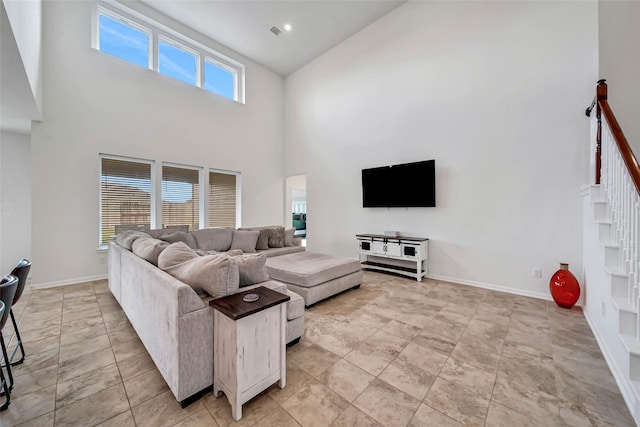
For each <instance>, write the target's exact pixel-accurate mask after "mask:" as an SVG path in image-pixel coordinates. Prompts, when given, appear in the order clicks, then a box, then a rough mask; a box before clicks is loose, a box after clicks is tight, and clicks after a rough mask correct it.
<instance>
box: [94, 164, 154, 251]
mask: <svg viewBox="0 0 640 427" xmlns="http://www.w3.org/2000/svg"><path fill="white" fill-rule="evenodd" d="M100 161H101V172H100V245H101V246H103V245H106V244H107V243H109V242H110V241H112V240H113V239H114V237H115V235H116V234H118V233H120V232H122V231H124V230H129V229H132V230H143V229H149V228H150V225H151V190H152V185H151V169H152V162H150V161H136V160H132V159H126V160H125V159H121V158H116V157H108V156H101V158H100Z"/></svg>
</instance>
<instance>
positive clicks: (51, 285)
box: [31, 274, 107, 289]
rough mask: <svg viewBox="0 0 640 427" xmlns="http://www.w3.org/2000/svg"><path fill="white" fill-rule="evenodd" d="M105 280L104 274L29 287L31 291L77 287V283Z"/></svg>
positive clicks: (36, 284)
mask: <svg viewBox="0 0 640 427" xmlns="http://www.w3.org/2000/svg"><path fill="white" fill-rule="evenodd" d="M106 278H107V275H106V274H99V275H97V276H87V277H76V278H75V279H65V280H58V281H55V282H45V283H35V284H34V283H32V284H31V287H32V288H33V289H46V288H55V287H57V286H68V285H77V284H78V283H86V282H93V281H95V280H105V279H106Z"/></svg>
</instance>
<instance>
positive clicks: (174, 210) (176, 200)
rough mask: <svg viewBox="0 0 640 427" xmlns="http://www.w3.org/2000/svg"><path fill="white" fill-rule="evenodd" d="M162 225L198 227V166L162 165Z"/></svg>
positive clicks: (192, 228) (191, 229) (190, 229)
mask: <svg viewBox="0 0 640 427" xmlns="http://www.w3.org/2000/svg"><path fill="white" fill-rule="evenodd" d="M162 226H163V227H165V228H166V227H175V226H188V227H189V231H193V230H198V229H199V228H200V168H188V167H182V166H174V165H163V166H162Z"/></svg>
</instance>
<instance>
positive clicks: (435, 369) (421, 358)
mask: <svg viewBox="0 0 640 427" xmlns="http://www.w3.org/2000/svg"><path fill="white" fill-rule="evenodd" d="M448 358H449V355H447V354H444V353H440V352H439V351H437V350H432V349H426V348H424V347H420V346H419V345H417V344H416V343H414V342H410V343H409V344H408V345H407V347H406V348H405V349H404V350H402V353H400V354H399V355H398V359H399V360H402V361H403V362H407V363H410V364H412V365H413V366H416V367H418V368H420V369H422V370H425V371H427V372H429V373H431V374H434V375H437V374H438V373H439V372H440V369H442V367H443V366H444V364H445V363H446V361H447V359H448Z"/></svg>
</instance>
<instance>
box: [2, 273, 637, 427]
mask: <svg viewBox="0 0 640 427" xmlns="http://www.w3.org/2000/svg"><path fill="white" fill-rule="evenodd" d="M15 313H16V314H17V315H18V318H19V319H20V321H19V322H20V329H21V332H22V335H23V339H24V341H25V347H26V350H27V359H26V362H25V363H24V364H23V365H20V366H18V367H15V368H14V376H15V382H16V385H15V388H14V391H13V394H12V404H11V406H10V407H9V409H8V410H7V411H4V412H2V413H0V425H1V426H2V427H5V426H15V425H20V426H54V425H55V426H63V425H73V426H75V425H86V426H91V425H101V426H135V425H137V426H154V427H157V426H183V427H186V426H227V425H235V424H241V425H244V426H251V425H256V426H298V425H303V426H327V425H331V426H381V425H382V426H394V427H395V426H407V425H409V426H458V425H479V426H482V425H486V426H589V425H598V426H607V425H611V426H627V425H629V426H632V425H635V424H634V422H633V420H632V418H631V417H630V415H629V411H628V410H627V407H626V406H625V404H624V401H623V399H622V397H621V395H620V392H619V391H618V388H617V387H616V384H615V382H614V380H613V377H612V376H611V373H610V371H609V369H608V367H607V365H606V363H605V361H604V359H603V357H602V354H601V353H600V351H599V349H598V346H597V344H596V341H595V339H594V337H593V335H592V333H591V331H590V329H589V327H588V325H587V322H586V320H585V319H584V316H583V315H582V312H581V311H580V310H579V309H573V310H565V309H560V308H558V307H556V306H555V304H553V303H550V302H547V301H541V300H536V299H531V298H524V297H518V296H514V295H509V294H503V293H498V292H493V291H488V290H483V289H477V288H472V287H466V286H461V285H455V284H450V283H438V282H435V281H431V280H427V281H424V282H422V283H417V282H415V281H413V280H410V279H404V278H400V277H396V276H391V275H384V274H379V273H372V272H367V273H365V280H364V283H363V285H362V287H361V288H360V289H358V290H351V291H349V292H346V293H344V294H342V295H339V296H337V297H335V298H332V299H329V300H327V301H325V302H322V303H319V304H317V305H316V306H314V307H313V308H311V309H309V310H307V311H306V318H305V322H306V326H305V331H306V332H305V336H304V338H303V340H302V341H301V342H300V343H299V344H298V345H296V346H294V347H292V348H290V349H289V350H288V352H287V387H286V388H285V389H282V390H281V389H279V388H278V387H277V386H274V387H271V388H270V389H269V390H267V391H266V392H265V393H263V394H261V395H259V396H258V397H256V398H255V399H254V400H252V401H251V402H249V403H248V404H246V405H245V406H244V408H243V415H244V417H243V418H242V420H241V421H240V422H239V423H235V422H233V420H232V418H231V410H230V406H229V404H228V402H227V400H226V398H225V397H224V396H223V397H220V398H218V399H216V398H214V397H213V395H212V394H211V393H209V394H208V395H206V396H205V397H203V398H202V399H200V400H199V401H197V402H196V403H194V404H192V405H191V406H189V407H188V408H186V409H181V408H180V406H179V404H178V403H177V402H176V401H175V399H174V397H173V395H172V394H171V392H170V391H169V389H168V387H167V385H166V384H165V382H164V380H163V379H162V377H161V376H160V374H159V373H158V371H157V370H156V368H155V366H154V365H153V362H152V361H151V359H150V358H149V356H148V354H147V353H146V351H145V349H144V347H143V345H142V343H141V342H140V340H139V339H138V338H137V336H136V334H135V332H134V330H133V329H132V327H131V325H130V324H129V322H128V321H127V319H126V317H125V315H124V314H123V312H122V311H121V310H120V308H119V306H118V304H117V302H116V301H115V300H114V298H113V297H112V296H111V294H110V293H109V290H108V288H107V284H106V281H100V282H92V283H86V284H81V285H74V286H67V287H61V288H56V289H47V290H30V291H27V293H25V295H24V296H23V298H22V300H21V301H20V303H19V305H18V306H17V307H16V310H15ZM4 333H5V337H7V336H8V335H10V334H11V328H10V327H6V328H5V331H4Z"/></svg>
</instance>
